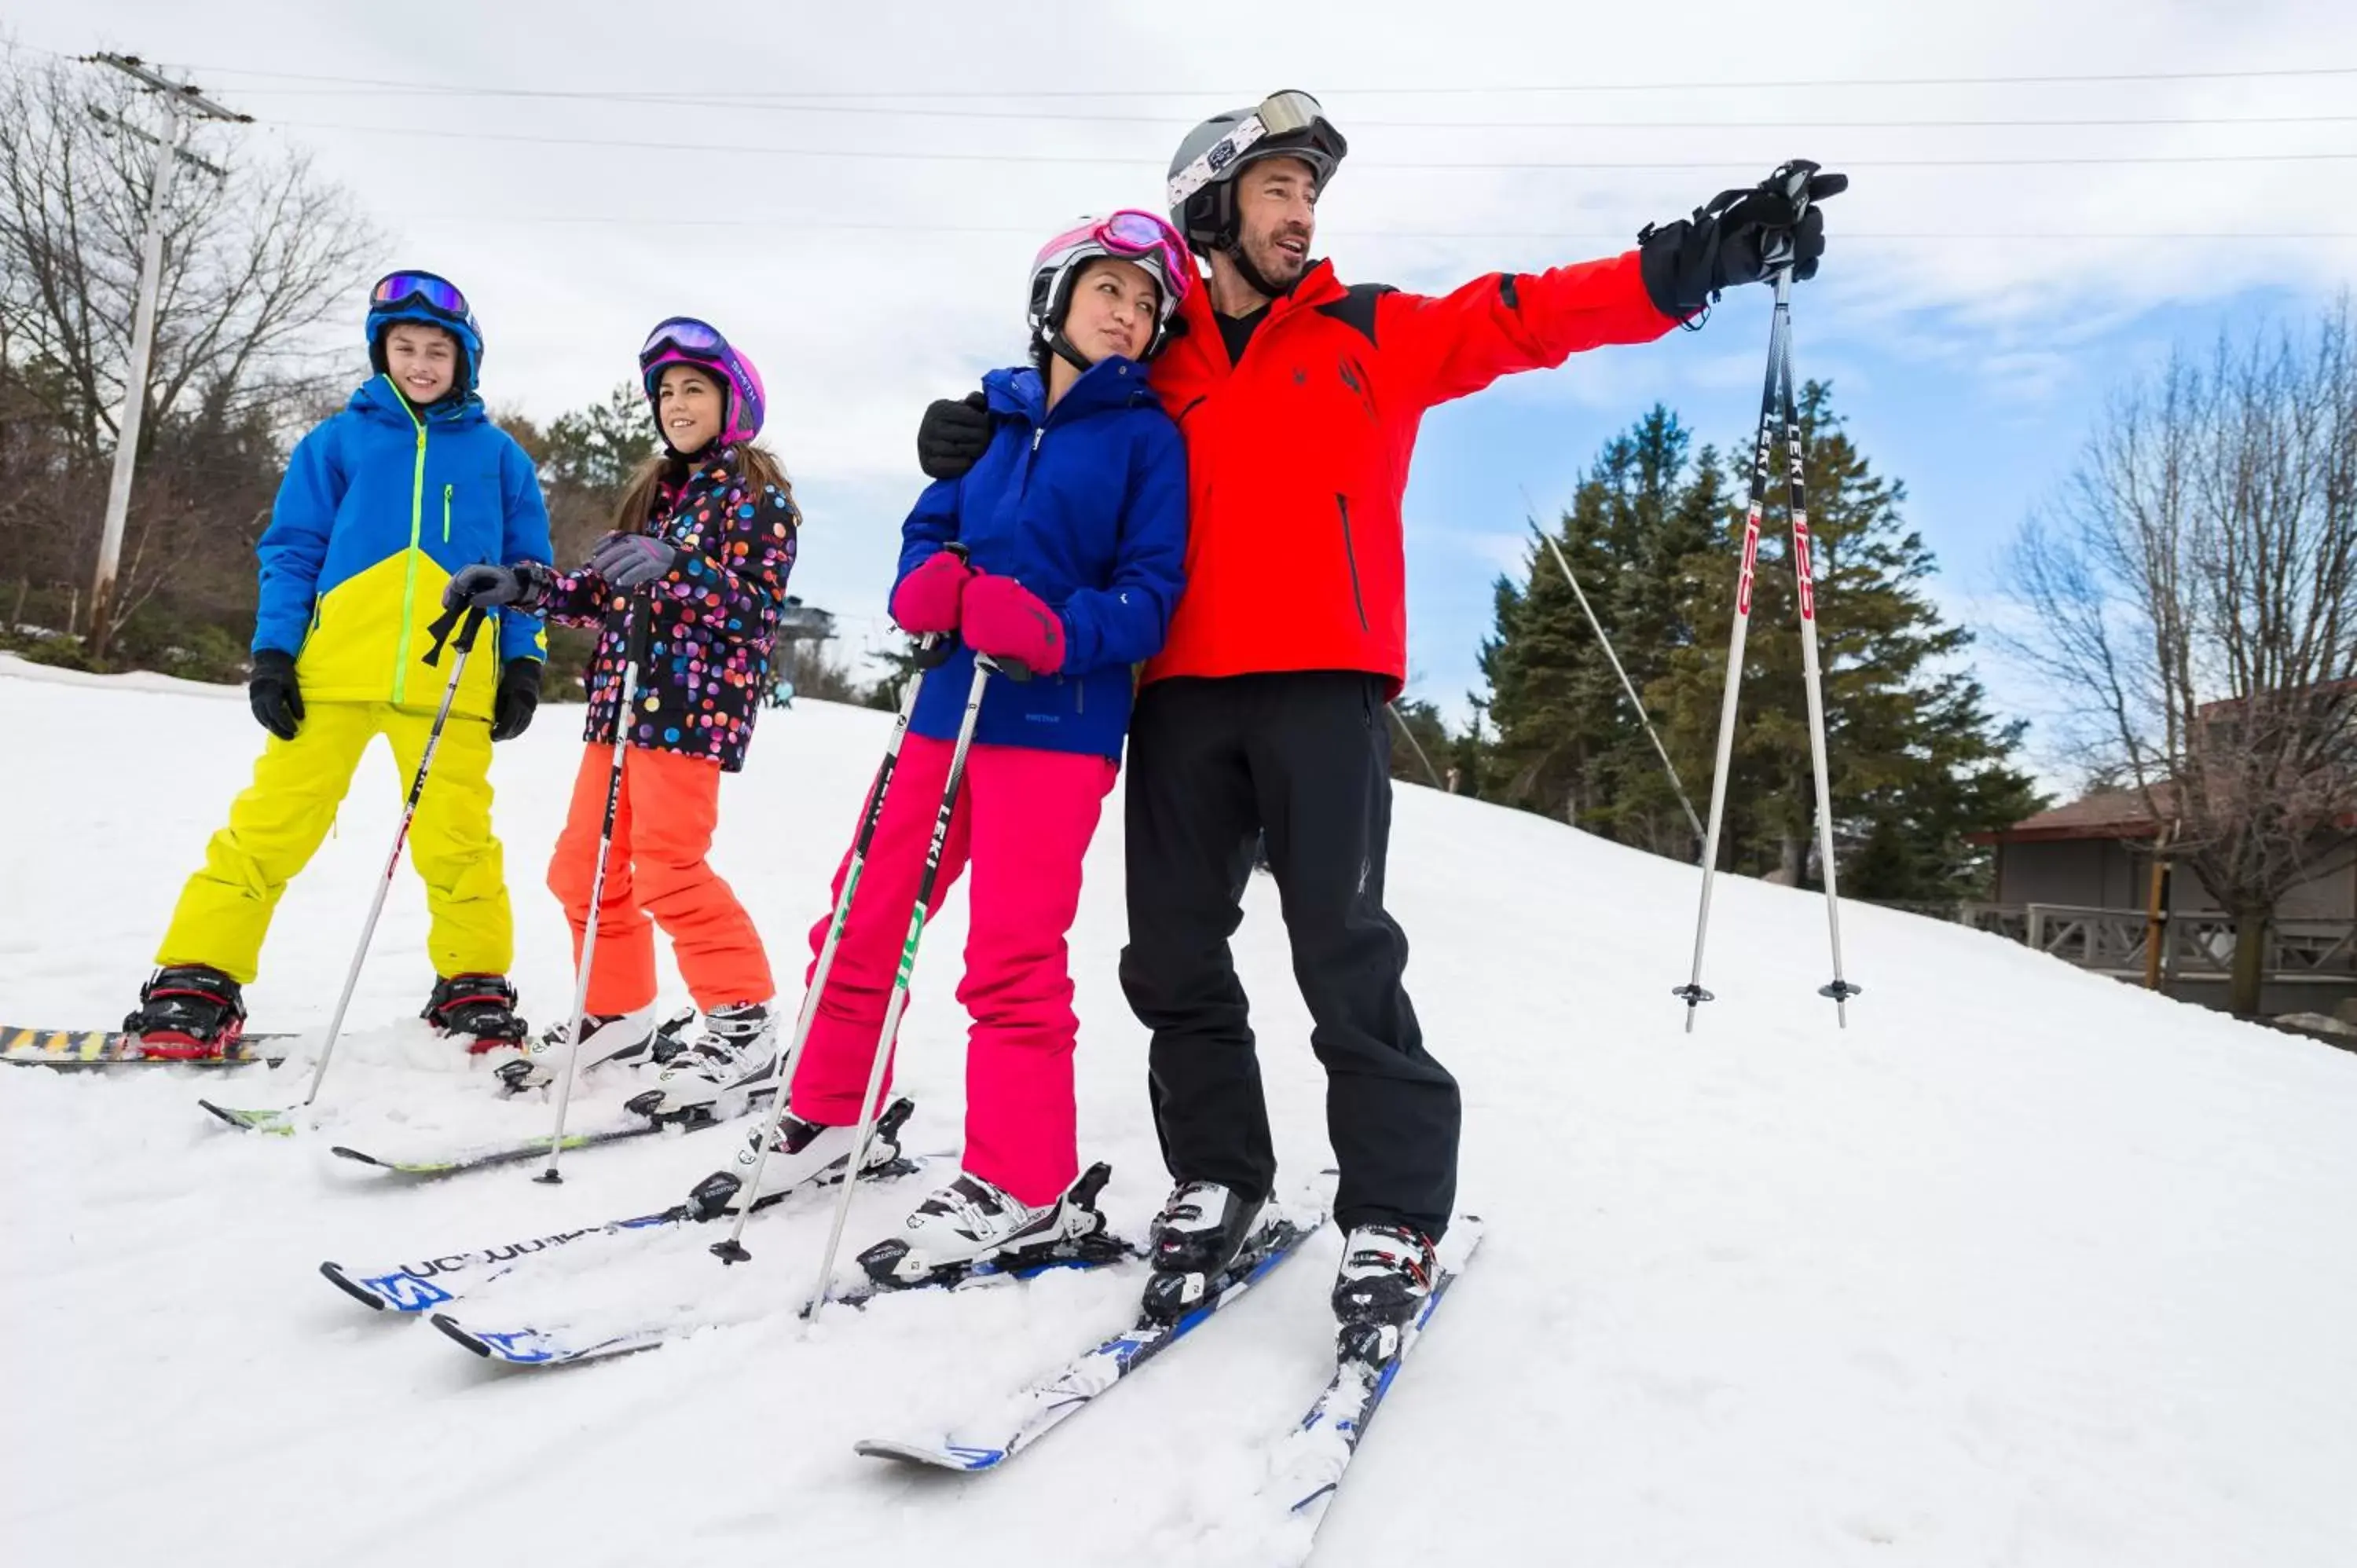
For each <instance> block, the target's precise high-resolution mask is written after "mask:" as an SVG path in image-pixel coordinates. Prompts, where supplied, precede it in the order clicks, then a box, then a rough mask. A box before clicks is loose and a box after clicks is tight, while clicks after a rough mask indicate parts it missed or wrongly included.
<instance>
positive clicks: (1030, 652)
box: [961, 572, 1064, 675]
mask: <svg viewBox="0 0 2357 1568" xmlns="http://www.w3.org/2000/svg"><path fill="white" fill-rule="evenodd" d="M961 624H962V626H963V630H964V633H965V641H966V646H967V647H969V648H971V649H973V650H974V651H975V652H976V653H987V654H989V655H990V656H991V657H992V658H993V659H1006V660H1014V661H1016V662H1017V663H1019V664H1021V665H1022V666H1023V667H1024V668H1025V669H1026V670H1028V671H1031V672H1032V673H1033V674H1035V675H1053V674H1054V673H1056V671H1059V670H1061V669H1062V668H1063V667H1064V621H1063V618H1062V617H1060V616H1059V615H1058V614H1057V613H1056V612H1055V611H1054V610H1051V609H1049V607H1048V606H1047V604H1046V602H1045V601H1043V600H1042V599H1041V598H1040V597H1039V595H1037V594H1035V593H1033V592H1032V591H1031V590H1030V589H1028V588H1027V587H1025V586H1024V585H1022V584H1020V583H1018V582H1017V581H1016V580H1015V579H1014V578H1012V577H992V576H986V575H984V574H982V573H980V572H977V573H975V574H974V580H973V581H971V582H969V583H968V584H966V585H965V613H964V616H963V621H962V623H961Z"/></svg>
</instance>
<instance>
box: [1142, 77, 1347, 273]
mask: <svg viewBox="0 0 2357 1568" xmlns="http://www.w3.org/2000/svg"><path fill="white" fill-rule="evenodd" d="M1350 150H1351V144H1350V143H1349V142H1347V141H1345V140H1343V137H1342V133H1341V132H1340V131H1338V130H1336V129H1335V128H1334V126H1333V123H1332V122H1331V121H1329V120H1328V119H1327V118H1326V111H1325V110H1323V109H1322V108H1320V107H1319V106H1318V100H1316V99H1315V98H1312V97H1311V96H1309V94H1308V93H1307V92H1299V91H1284V92H1273V93H1271V94H1269V95H1268V96H1267V97H1266V98H1265V99H1263V100H1261V102H1258V103H1257V104H1247V105H1245V106H1244V107H1243V108H1242V109H1231V110H1228V111H1227V112H1225V113H1220V114H1214V115H1212V116H1211V118H1210V119H1208V120H1206V121H1204V122H1203V123H1202V124H1200V125H1198V126H1196V127H1195V128H1194V129H1193V130H1191V131H1189V132H1188V133H1187V138H1186V140H1184V141H1182V142H1180V143H1179V150H1178V152H1177V153H1175V154H1173V155H1172V156H1171V158H1170V176H1169V186H1168V197H1169V201H1170V221H1171V224H1172V226H1173V227H1175V228H1176V229H1177V230H1178V231H1179V232H1180V233H1181V234H1184V235H1185V236H1186V237H1187V243H1188V245H1189V247H1190V248H1192V249H1193V251H1194V252H1195V253H1196V254H1198V255H1202V256H1208V255H1210V254H1211V252H1213V251H1215V250H1223V249H1226V248H1227V247H1228V246H1230V245H1232V244H1233V243H1234V242H1235V231H1236V192H1235V184H1234V181H1235V177H1236V174H1237V171H1238V170H1240V169H1242V168H1243V167H1244V166H1246V165H1248V164H1252V163H1255V162H1257V161H1259V160H1260V159H1262V158H1272V157H1286V158H1299V159H1300V160H1301V161H1302V162H1304V163H1306V164H1308V166H1310V169H1311V170H1312V171H1313V172H1314V173H1315V175H1316V177H1317V180H1318V189H1319V190H1320V191H1321V192H1322V191H1323V190H1325V188H1326V186H1327V182H1329V180H1331V179H1332V178H1333V177H1334V171H1335V170H1336V169H1337V168H1339V167H1340V166H1341V163H1342V158H1343V156H1344V155H1345V154H1347V153H1348V152H1349V151H1350Z"/></svg>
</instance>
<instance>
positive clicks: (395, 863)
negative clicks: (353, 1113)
mask: <svg viewBox="0 0 2357 1568" xmlns="http://www.w3.org/2000/svg"><path fill="white" fill-rule="evenodd" d="M488 613H489V612H487V611H485V610H484V609H483V607H481V606H479V605H469V606H468V607H467V608H466V609H465V610H463V611H461V610H446V611H444V612H443V614H442V616H441V618H439V619H438V620H436V621H435V623H434V624H433V625H432V626H431V627H430V628H427V629H428V630H429V631H431V632H432V633H433V636H434V646H433V647H432V648H431V649H429V650H427V651H426V654H425V662H426V663H428V664H439V663H441V662H442V648H443V645H444V644H445V643H447V642H449V641H450V632H451V628H454V627H455V628H457V633H458V640H457V643H456V644H455V646H456V647H457V650H458V657H457V660H456V661H455V662H454V663H452V665H451V666H450V679H449V680H448V681H447V682H445V683H444V684H443V687H442V704H441V706H439V707H437V708H436V709H435V710H434V727H433V728H431V729H429V730H427V731H426V732H425V751H424V752H423V753H421V754H420V755H419V757H418V758H417V777H416V778H414V779H411V780H410V783H409V799H408V800H406V801H404V802H403V804H402V808H401V822H400V825H399V826H397V827H395V828H394V829H393V853H392V854H388V855H386V856H385V857H384V875H382V876H380V877H378V878H377V883H376V897H373V898H371V899H370V900H369V912H368V922H367V924H365V925H363V926H361V943H360V946H359V947H358V948H357V949H355V950H353V952H352V966H351V968H350V969H349V970H347V971H345V972H344V991H343V994H342V995H340V996H339V997H337V998H336V1013H335V1016H334V1017H332V1018H330V1019H328V1038H327V1043H326V1044H324V1045H322V1046H321V1047H319V1063H318V1065H317V1067H315V1068H313V1069H311V1091H310V1092H309V1093H308V1094H306V1095H305V1096H304V1097H303V1103H304V1104H305V1105H308V1104H310V1103H311V1102H312V1101H315V1100H317V1099H318V1098H319V1085H320V1084H322V1083H324V1082H326V1081H327V1077H328V1058H329V1057H331V1056H333V1055H335V1051H336V1040H337V1037H338V1036H340V1035H342V1033H343V1032H344V1013H345V1010H346V1009H348V1008H350V1006H351V1004H352V992H353V991H354V989H356V988H357V987H358V986H359V984H360V983H361V963H362V962H363V961H365V960H366V959H367V958H368V950H369V943H370V942H371V941H373V940H376V922H377V917H378V916H380V915H382V914H383V913H384V896H385V895H386V894H387V893H389V892H391V891H392V890H393V873H394V872H395V871H397V870H398V869H399V868H400V866H401V846H402V845H403V844H404V843H408V842H409V823H410V820H411V819H412V818H414V817H415V816H416V815H417V801H418V798H419V797H420V796H422V795H424V794H425V776H426V774H428V773H430V772H431V771H433V768H434V753H435V752H436V749H438V748H439V747H440V746H441V744H442V726H443V725H445V724H447V723H448V722H449V718H450V703H451V702H452V701H453V700H454V699H456V698H457V695H458V678H459V677H460V676H462V675H464V674H465V673H466V672H467V655H468V654H469V653H472V652H473V651H474V650H475V634H476V633H477V632H478V631H480V630H481V629H482V627H483V620H484V618H485V616H486V615H487V614H488Z"/></svg>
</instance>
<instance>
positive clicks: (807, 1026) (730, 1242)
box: [712, 543, 966, 1263]
mask: <svg viewBox="0 0 2357 1568" xmlns="http://www.w3.org/2000/svg"><path fill="white" fill-rule="evenodd" d="M947 548H948V549H949V550H951V551H952V553H955V554H956V555H957V557H958V559H960V560H961V561H962V560H964V559H965V555H966V551H965V546H964V545H963V544H956V543H952V544H950V545H949V546H947ZM949 655H950V643H949V639H946V638H944V637H943V636H942V635H941V633H939V632H928V633H926V634H925V636H924V637H923V638H921V639H919V641H918V643H917V667H916V669H914V670H913V671H910V672H909V687H908V690H907V691H905V692H903V693H901V694H900V714H899V717H898V718H897V719H895V720H894V721H893V724H892V738H891V740H890V742H889V743H888V744H887V745H886V746H885V747H884V760H883V761H882V762H880V763H878V764H877V768H876V781H875V782H874V783H873V784H871V785H869V786H868V787H867V809H866V811H864V812H863V813H862V814H861V816H860V819H859V832H858V835H857V836H856V837H855V838H854V839H853V840H852V843H851V860H850V862H849V864H848V865H845V867H844V871H843V891H842V892H840V893H838V894H836V895H835V899H834V918H833V919H832V920H830V921H829V922H828V924H827V928H826V940H824V941H823V942H822V943H820V944H819V950H818V962H817V963H816V964H814V965H813V966H812V968H811V978H810V985H809V987H808V988H807V989H806V990H804V991H803V993H802V1014H801V1015H800V1016H799V1017H797V1018H796V1019H795V1020H794V1037H793V1039H792V1040H791V1042H790V1043H789V1044H788V1045H787V1047H786V1054H785V1058H784V1059H783V1060H781V1061H780V1062H779V1063H778V1093H777V1098H776V1099H775V1100H774V1101H772V1102H771V1103H770V1118H769V1121H768V1122H767V1123H766V1124H765V1125H764V1126H763V1127H762V1129H761V1130H760V1132H759V1133H758V1134H757V1135H756V1137H755V1139H754V1141H753V1143H752V1144H750V1145H749V1146H748V1149H740V1150H739V1151H737V1164H738V1165H749V1166H750V1167H751V1168H750V1169H748V1171H747V1172H746V1173H745V1176H744V1180H743V1183H742V1185H740V1186H739V1187H738V1188H737V1190H738V1191H739V1192H754V1193H759V1191H760V1190H761V1172H762V1171H763V1170H764V1169H765V1168H766V1167H767V1166H768V1165H769V1163H770V1144H772V1143H774V1142H775V1141H776V1140H777V1136H778V1129H779V1127H780V1126H781V1125H783V1124H784V1122H785V1116H786V1104H787V1101H788V1100H789V1099H791V1096H792V1094H793V1089H794V1067H795V1065H796V1064H797V1063H798V1062H800V1061H801V1060H802V1043H803V1042H804V1041H806V1040H808V1039H809V1038H810V1032H811V1025H812V1023H813V1021H814V1020H815V1019H816V1018H817V1016H818V1002H819V997H820V996H821V995H822V994H823V993H824V992H825V990H826V977H827V976H828V975H829V974H831V973H833V972H834V950H835V949H836V948H837V947H838V946H840V945H841V944H842V941H843V929H844V927H845V926H847V925H849V924H850V923H851V897H852V895H853V894H854V893H856V892H857V891H858V890H859V875H860V873H861V872H862V871H864V870H865V869H866V865H867V848H868V845H869V844H871V843H874V842H875V839H876V823H877V820H878V819H880V818H881V817H882V816H883V815H884V795H885V791H886V790H888V789H890V788H891V785H892V775H893V773H894V772H895V771H896V770H897V769H898V768H899V766H900V743H901V742H902V741H904V740H906V739H908V738H909V718H910V716H911V715H913V714H915V713H916V711H917V693H918V692H919V691H920V690H921V689H922V688H923V686H924V683H925V671H927V670H930V669H932V668H934V667H935V666H937V665H939V664H941V663H942V661H944V660H947V659H948V658H949ZM857 1175H858V1169H857V1167H856V1165H855V1166H852V1167H849V1168H846V1169H845V1172H844V1179H845V1181H849V1180H852V1179H853V1178H855V1177H856V1176H857ZM752 1213H753V1205H752V1199H750V1198H748V1199H746V1201H745V1203H744V1205H743V1206H742V1207H741V1208H738V1209H737V1222H736V1223H735V1224H734V1225H732V1226H730V1227H729V1228H728V1235H727V1238H726V1240H720V1241H715V1242H714V1243H713V1244H712V1252H713V1255H714V1256H715V1257H717V1258H718V1259H719V1260H720V1261H721V1262H726V1263H741V1262H745V1261H746V1260H747V1259H748V1258H750V1257H751V1256H752V1255H753V1254H752V1253H750V1252H748V1251H746V1250H745V1221H746V1220H747V1219H750V1218H751V1217H752Z"/></svg>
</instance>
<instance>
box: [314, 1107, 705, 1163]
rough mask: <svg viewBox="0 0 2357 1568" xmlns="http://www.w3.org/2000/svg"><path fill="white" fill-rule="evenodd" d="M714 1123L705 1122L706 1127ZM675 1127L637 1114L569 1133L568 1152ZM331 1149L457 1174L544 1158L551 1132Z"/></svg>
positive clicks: (345, 1155) (355, 1157)
mask: <svg viewBox="0 0 2357 1568" xmlns="http://www.w3.org/2000/svg"><path fill="white" fill-rule="evenodd" d="M714 1124H715V1123H712V1122H705V1123H704V1125H705V1126H711V1125H714ZM671 1130H672V1123H668V1122H650V1121H647V1120H646V1119H645V1118H644V1117H639V1116H633V1117H632V1118H630V1120H629V1121H628V1122H616V1123H613V1124H611V1125H609V1126H604V1127H590V1128H585V1129H583V1130H582V1131H580V1132H577V1133H565V1145H564V1146H565V1153H566V1154H571V1153H572V1152H573V1151H574V1150H576V1149H594V1148H597V1147H598V1146H600V1145H601V1144H619V1143H622V1142H624V1141H625V1140H627V1139H630V1138H647V1137H651V1136H653V1135H654V1134H655V1133H668V1132H670V1131H671ZM687 1130H688V1131H693V1130H694V1129H692V1128H691V1129H687ZM548 1152H549V1137H548V1134H547V1133H541V1134H540V1135H539V1136H538V1137H535V1138H499V1139H490V1140H487V1141H485V1142H483V1143H479V1144H457V1145H454V1146H453V1147H450V1148H447V1149H439V1150H433V1151H430V1152H418V1153H414V1154H411V1155H398V1154H392V1155H372V1154H370V1153H368V1152H367V1151H366V1150H363V1149H355V1148H352V1147H350V1146H349V1145H347V1144H330V1145H328V1153H329V1154H331V1155H335V1156H336V1157H337V1158H338V1159H343V1160H352V1161H356V1162H358V1163H359V1164H361V1165H374V1166H376V1167H377V1168H378V1169H379V1170H386V1171H392V1172H394V1173H395V1174H397V1175H400V1176H456V1175H457V1174H458V1173H459V1172H460V1171H479V1170H486V1169H489V1168H490V1166H493V1165H515V1164H517V1163H519V1162H521V1161H523V1160H537V1159H541V1158H543V1157H544V1156H545V1155H547V1154H548Z"/></svg>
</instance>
